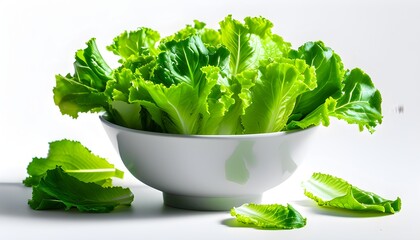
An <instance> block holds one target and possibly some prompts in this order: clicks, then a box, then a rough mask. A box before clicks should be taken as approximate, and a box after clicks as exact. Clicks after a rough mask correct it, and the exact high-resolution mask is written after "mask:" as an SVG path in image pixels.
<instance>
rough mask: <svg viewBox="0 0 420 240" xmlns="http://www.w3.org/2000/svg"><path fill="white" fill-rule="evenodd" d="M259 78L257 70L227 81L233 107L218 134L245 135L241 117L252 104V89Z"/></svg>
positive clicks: (222, 122)
mask: <svg viewBox="0 0 420 240" xmlns="http://www.w3.org/2000/svg"><path fill="white" fill-rule="evenodd" d="M257 77H258V71H257V70H245V71H242V72H241V73H239V74H237V75H236V76H234V77H232V78H231V79H229V80H228V81H227V85H226V86H227V87H228V88H229V91H225V93H228V94H229V101H231V102H232V105H231V106H230V107H229V109H228V111H227V112H226V113H225V116H224V117H223V119H222V121H221V122H220V125H219V129H218V132H217V133H218V134H224V135H232V134H243V133H244V128H243V125H242V120H241V117H242V116H243V115H244V114H245V110H246V109H247V108H248V107H249V105H250V104H251V102H252V99H251V89H252V87H254V85H255V81H256V80H257Z"/></svg>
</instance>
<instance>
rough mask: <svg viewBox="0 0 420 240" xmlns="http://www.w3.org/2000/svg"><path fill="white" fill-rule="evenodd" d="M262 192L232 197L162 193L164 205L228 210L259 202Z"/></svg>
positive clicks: (201, 209) (207, 209)
mask: <svg viewBox="0 0 420 240" xmlns="http://www.w3.org/2000/svg"><path fill="white" fill-rule="evenodd" d="M261 198H262V194H257V195H246V196H234V197H196V196H180V195H175V194H170V193H163V202H164V203H165V205H166V206H170V207H175V208H182V209H188V210H199V211H229V210H230V209H231V208H233V207H239V206H241V205H242V204H244V203H260V202H261Z"/></svg>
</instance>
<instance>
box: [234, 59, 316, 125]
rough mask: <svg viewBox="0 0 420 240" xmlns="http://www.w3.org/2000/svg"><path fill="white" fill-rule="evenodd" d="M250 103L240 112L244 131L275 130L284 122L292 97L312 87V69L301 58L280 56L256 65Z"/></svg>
mask: <svg viewBox="0 0 420 240" xmlns="http://www.w3.org/2000/svg"><path fill="white" fill-rule="evenodd" d="M260 71H261V74H262V75H261V79H259V80H258V81H257V82H256V84H255V86H254V87H253V88H252V91H251V99H252V104H251V105H250V106H249V107H248V108H247V109H246V111H245V115H243V116H242V123H243V125H244V129H245V133H266V132H278V131H281V130H282V129H283V127H284V126H285V125H286V123H287V120H288V117H289V115H290V114H291V113H292V111H293V108H294V106H295V102H296V98H297V97H298V96H299V95H301V94H302V93H305V92H307V91H310V90H312V89H314V88H315V87H316V79H315V72H314V69H313V68H311V67H309V66H308V65H307V64H306V63H305V62H304V61H302V60H294V61H293V60H287V59H283V60H281V61H280V62H273V63H269V64H268V65H266V66H261V67H260Z"/></svg>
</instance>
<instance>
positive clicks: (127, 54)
mask: <svg viewBox="0 0 420 240" xmlns="http://www.w3.org/2000/svg"><path fill="white" fill-rule="evenodd" d="M159 40H160V34H159V33H158V32H157V31H155V30H153V29H150V28H145V27H142V28H139V29H137V30H136V31H125V32H123V33H121V34H120V35H119V36H117V37H115V38H114V42H113V43H112V44H111V45H109V46H107V49H108V50H110V51H112V52H113V53H114V54H115V55H118V56H120V57H121V61H120V62H124V61H128V60H133V59H136V58H138V57H140V56H142V55H157V53H158V52H159V50H158V48H157V43H158V42H159Z"/></svg>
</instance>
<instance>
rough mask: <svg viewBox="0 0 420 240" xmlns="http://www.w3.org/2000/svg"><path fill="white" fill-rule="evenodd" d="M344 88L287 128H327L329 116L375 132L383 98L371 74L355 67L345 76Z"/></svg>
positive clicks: (379, 118)
mask: <svg viewBox="0 0 420 240" xmlns="http://www.w3.org/2000/svg"><path fill="white" fill-rule="evenodd" d="M343 85H344V87H343V90H342V91H343V92H342V95H341V96H340V97H339V98H337V99H334V98H333V97H329V98H328V99H326V101H325V103H324V104H322V105H320V106H319V107H318V108H317V109H315V110H314V111H313V112H311V113H310V114H308V115H307V116H306V117H305V118H304V119H302V120H300V121H294V120H293V121H291V122H290V123H289V124H288V126H287V127H288V128H289V129H293V128H296V127H298V128H307V127H309V126H311V125H318V124H320V123H322V124H323V125H325V126H328V125H329V117H330V116H332V117H336V118H338V119H343V120H345V121H347V122H348V123H349V124H358V125H359V129H360V131H362V130H363V129H365V128H366V129H367V130H368V131H369V132H371V133H372V132H374V131H375V127H376V126H377V125H378V124H380V123H382V114H381V102H382V98H381V94H380V92H379V91H378V90H377V89H376V88H375V86H374V85H373V83H372V81H371V79H370V77H369V75H367V74H366V73H364V72H363V71H362V70H361V69H359V68H355V69H353V70H351V71H348V72H347V73H346V75H345V79H344V81H343Z"/></svg>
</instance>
